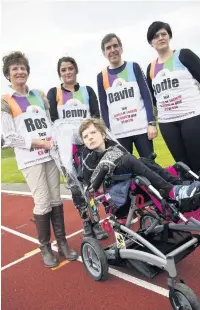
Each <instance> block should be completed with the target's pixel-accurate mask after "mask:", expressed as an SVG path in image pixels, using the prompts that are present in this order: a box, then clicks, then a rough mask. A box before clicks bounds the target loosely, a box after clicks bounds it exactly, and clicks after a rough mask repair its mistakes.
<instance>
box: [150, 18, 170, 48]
mask: <svg viewBox="0 0 200 310" xmlns="http://www.w3.org/2000/svg"><path fill="white" fill-rule="evenodd" d="M162 28H164V29H165V30H166V31H167V33H168V35H169V37H170V39H171V38H172V30H171V27H170V25H169V24H167V23H164V22H160V21H157V22H153V23H152V24H151V25H150V26H149V28H148V31H147V41H148V42H149V44H151V42H152V40H153V38H154V36H155V34H156V32H158V31H159V30H160V29H162Z"/></svg>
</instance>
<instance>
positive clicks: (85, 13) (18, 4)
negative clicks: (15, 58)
mask: <svg viewBox="0 0 200 310" xmlns="http://www.w3.org/2000/svg"><path fill="white" fill-rule="evenodd" d="M199 12H200V3H199V2H181V1H179V2H173V1H167V2H165V1H162V2H161V1H160V2H158V1H157V2H150V1H147V2H142V1H140V2H133V1H132V2H125V1H123V2H119V1H117V2H114V1H111V2H108V1H107V2H105V1H99V2H97V1H87V2H86V1H85V2H84V1H81V2H77V1H73V2H69V1H44V0H40V1H37V0H35V1H29V0H27V1H14V0H13V1H10V0H7V1H6V0H4V1H2V39H3V48H2V56H3V55H5V54H7V53H9V52H10V51H13V50H21V51H22V52H24V53H26V55H27V56H28V58H29V61H30V65H31V74H30V78H29V82H28V84H29V85H30V86H31V87H34V88H40V89H43V90H44V91H45V92H47V91H48V89H49V88H50V87H53V86H56V85H59V83H60V81H59V79H58V76H57V70H56V66H57V61H58V59H59V58H60V57H62V56H64V55H69V56H72V57H74V58H75V59H76V61H77V63H78V66H79V71H80V73H79V76H78V80H79V82H80V83H82V84H83V85H85V84H87V85H90V86H92V87H93V88H94V89H95V90H96V75H97V73H98V72H100V71H101V70H102V69H103V68H104V67H105V66H106V65H107V61H106V59H105V58H104V57H103V55H102V53H101V49H100V44H101V39H102V37H103V36H104V35H105V34H106V33H109V32H115V33H116V34H117V35H119V36H120V38H121V40H122V43H123V47H124V56H123V57H124V59H126V60H130V61H131V60H132V61H133V60H134V61H136V62H138V63H139V64H140V65H141V66H142V68H143V70H144V71H146V66H147V65H148V63H149V62H150V61H152V60H153V59H154V58H155V57H156V53H155V52H154V51H153V49H152V48H151V47H150V46H149V45H148V43H147V41H146V31H147V28H148V26H149V25H150V23H152V22H153V21H155V20H162V21H165V22H168V23H169V24H170V25H171V27H172V30H173V40H172V43H171V46H172V47H173V48H182V47H186V48H190V49H191V50H193V51H194V52H195V53H196V54H198V55H199V56H200V44H199V38H200V20H199ZM1 84H2V91H5V90H6V88H7V85H8V82H7V81H6V79H5V78H4V77H2V83H1Z"/></svg>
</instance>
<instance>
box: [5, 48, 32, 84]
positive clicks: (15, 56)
mask: <svg viewBox="0 0 200 310" xmlns="http://www.w3.org/2000/svg"><path fill="white" fill-rule="evenodd" d="M2 61H3V74H4V76H5V78H6V79H8V76H9V73H10V66H11V65H14V64H17V65H19V64H23V65H24V66H25V67H26V70H27V72H28V75H29V74H30V66H29V61H28V58H27V57H26V56H25V54H23V53H22V52H19V51H17V52H11V53H10V54H8V55H6V56H4V57H3V58H2ZM9 81H10V79H9Z"/></svg>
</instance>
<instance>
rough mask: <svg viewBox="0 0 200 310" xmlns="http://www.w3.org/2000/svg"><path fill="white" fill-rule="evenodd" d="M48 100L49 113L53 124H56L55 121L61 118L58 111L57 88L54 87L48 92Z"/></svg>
mask: <svg viewBox="0 0 200 310" xmlns="http://www.w3.org/2000/svg"><path fill="white" fill-rule="evenodd" d="M47 99H48V101H49V105H50V109H49V113H50V116H51V120H52V122H54V121H55V120H57V119H58V118H59V117H58V110H57V102H56V87H53V88H51V89H50V90H49V91H48V93H47Z"/></svg>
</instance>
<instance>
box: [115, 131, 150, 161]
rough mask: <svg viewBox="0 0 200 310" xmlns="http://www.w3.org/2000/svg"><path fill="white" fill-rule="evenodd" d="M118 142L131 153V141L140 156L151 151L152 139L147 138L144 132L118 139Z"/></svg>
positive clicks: (145, 155)
mask: <svg viewBox="0 0 200 310" xmlns="http://www.w3.org/2000/svg"><path fill="white" fill-rule="evenodd" d="M118 141H119V143H120V144H121V145H122V146H123V147H124V148H125V149H126V150H127V151H128V152H129V153H131V154H132V152H133V143H134V145H135V147H136V149H137V151H138V153H139V155H140V157H148V156H149V155H150V154H151V153H152V152H153V141H152V140H149V139H148V136H147V134H146V133H144V134H141V135H135V136H131V137H126V138H120V139H118Z"/></svg>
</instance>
